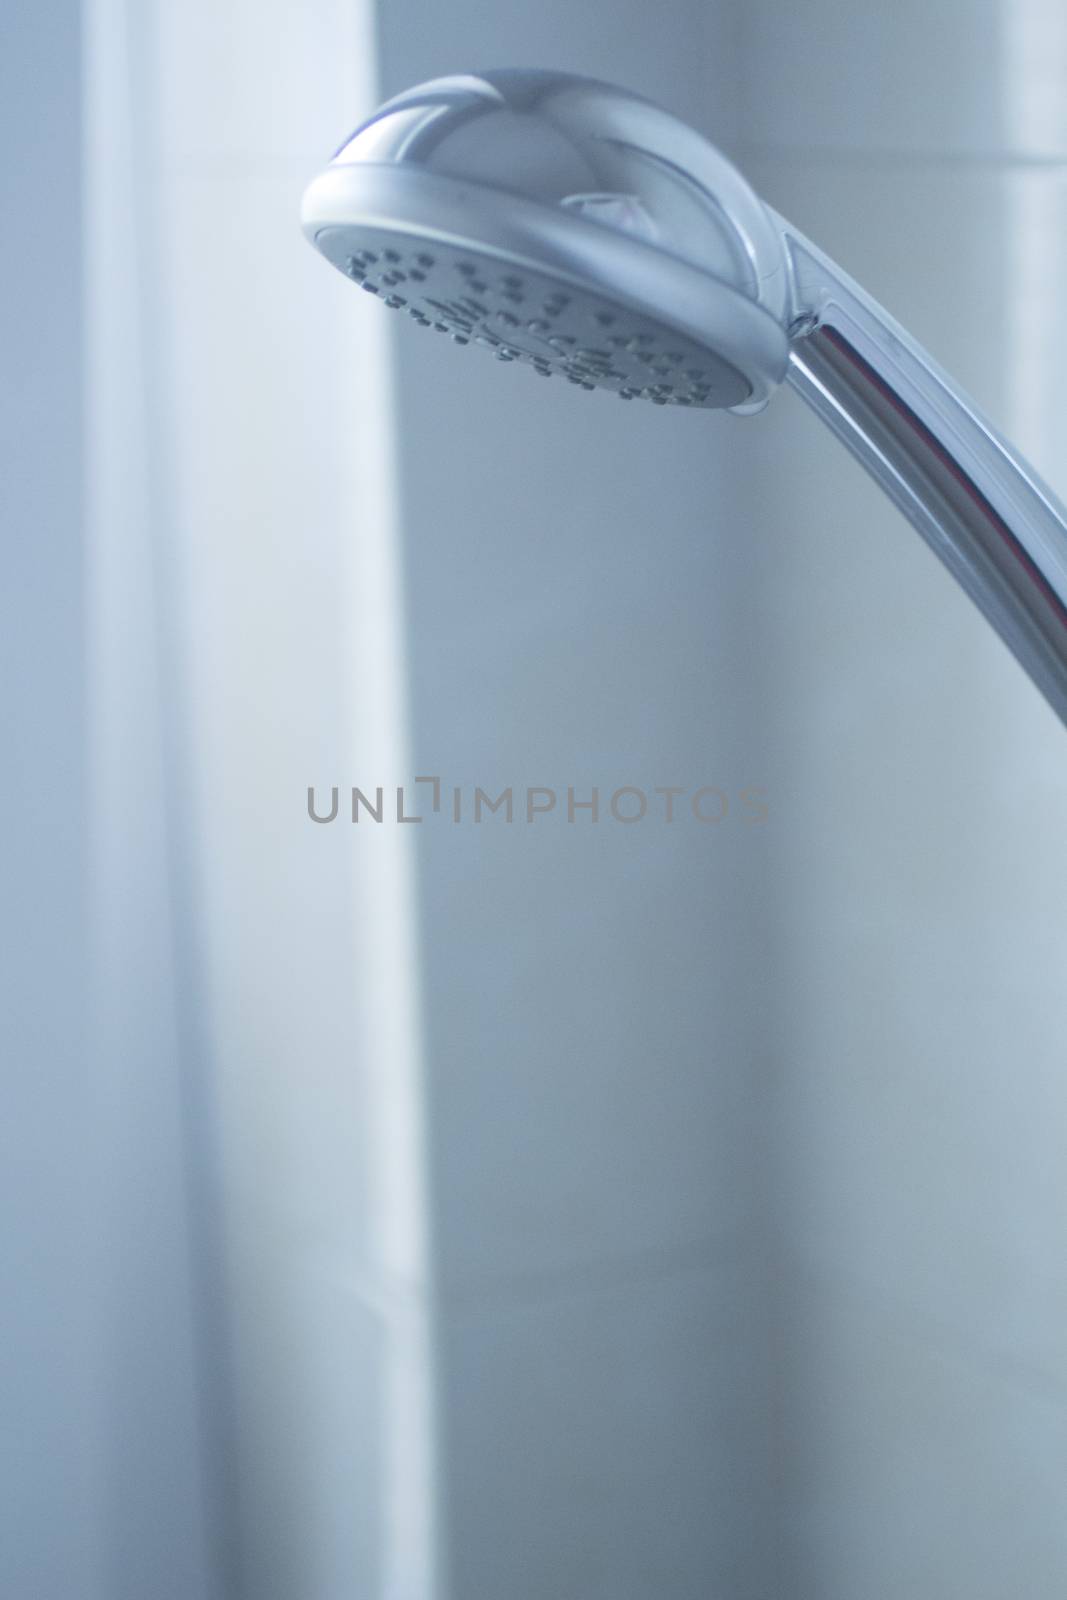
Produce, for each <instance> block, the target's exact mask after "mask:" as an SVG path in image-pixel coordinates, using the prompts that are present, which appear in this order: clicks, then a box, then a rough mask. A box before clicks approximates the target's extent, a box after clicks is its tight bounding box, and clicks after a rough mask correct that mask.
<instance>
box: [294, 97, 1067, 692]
mask: <svg viewBox="0 0 1067 1600" xmlns="http://www.w3.org/2000/svg"><path fill="white" fill-rule="evenodd" d="M303 225H304V231H305V233H306V235H307V237H308V238H309V240H310V241H311V242H312V243H313V244H314V245H315V247H316V248H317V249H318V250H319V251H320V252H321V254H322V255H323V256H325V257H326V259H327V260H328V261H330V262H331V263H332V264H333V265H334V266H335V267H337V268H338V269H339V270H340V271H341V272H343V273H345V274H346V276H347V277H349V278H351V279H352V280H353V282H355V283H357V284H359V285H360V286H361V287H362V288H363V289H365V290H366V291H368V292H369V293H371V294H373V295H376V296H378V298H379V299H380V300H381V301H382V302H383V303H384V304H385V305H386V306H388V307H390V308H391V309H394V310H397V311H402V312H404V313H406V314H407V315H408V316H409V317H411V318H412V319H413V320H414V321H415V322H416V323H417V324H419V325H420V326H422V327H429V328H432V329H435V330H436V331H438V332H439V333H444V334H448V335H450V336H451V338H452V339H453V340H454V341H455V342H456V344H458V345H473V346H475V347H477V346H482V347H483V348H484V349H485V350H487V351H488V352H490V353H491V354H493V355H494V356H495V357H496V358H497V360H498V361H501V362H519V363H526V364H528V365H529V366H531V367H532V368H533V370H534V372H535V373H537V374H539V375H541V376H543V377H550V376H552V375H553V374H559V375H561V376H562V377H564V378H565V379H567V380H569V381H570V382H571V383H572V384H574V385H577V386H580V387H581V388H583V389H607V390H613V391H614V392H615V393H616V394H617V395H619V396H621V397H622V398H623V399H625V400H634V399H638V400H648V401H651V402H652V403H653V404H655V405H660V406H670V405H674V406H682V407H690V408H703V409H727V410H730V411H733V412H738V413H749V412H755V411H759V410H762V408H763V407H764V406H765V405H766V404H767V402H768V400H769V399H770V397H771V395H772V394H773V393H774V391H775V390H776V389H777V387H778V386H779V385H780V384H781V383H782V382H783V381H788V382H789V383H790V384H791V386H792V387H794V388H795V389H796V390H797V391H798V392H799V393H800V394H801V395H802V396H803V398H804V399H805V400H806V401H807V402H808V404H809V405H811V406H812V408H813V409H814V410H815V411H816V412H817V413H818V415H820V416H821V417H822V418H823V420H824V421H825V422H827V424H828V425H829V426H830V427H831V428H832V430H833V431H834V432H835V433H836V434H837V435H838V436H839V437H840V438H841V439H842V441H843V442H844V443H845V444H846V445H847V446H848V448H849V449H850V450H851V451H852V452H853V454H855V455H856V456H857V457H858V459H859V460H860V461H861V462H862V463H863V465H864V466H865V467H866V468H867V470H868V471H869V472H870V473H871V475H872V476H873V477H874V478H875V479H876V480H877V481H878V482H879V483H880V484H881V485H882V487H883V488H884V489H885V490H886V491H887V493H888V494H889V495H890V496H891V498H892V499H893V500H894V501H895V502H896V504H897V505H898V506H899V507H900V509H901V510H902V511H903V512H904V513H905V515H906V516H907V517H908V518H909V520H910V521H911V522H912V523H913V524H914V525H915V527H916V528H917V529H918V530H919V532H920V533H921V534H922V535H923V537H924V538H925V539H926V540H927V542H928V543H929V544H930V545H931V547H932V548H933V549H934V551H935V553H936V554H937V555H938V556H939V557H940V559H941V560H942V561H944V563H945V564H946V565H947V566H948V567H949V569H950V570H951V571H952V572H953V573H954V575H955V576H956V577H957V579H958V580H959V581H960V583H961V584H962V585H963V586H964V588H965V589H966V590H967V592H968V593H969V594H970V595H971V597H972V598H973V599H974V600H975V602H976V603H977V604H978V605H979V607H980V608H981V609H982V611H983V612H984V613H985V615H986V616H987V618H988V619H989V621H990V622H991V623H992V624H993V626H994V627H995V628H996V629H997V631H998V632H999V633H1000V634H1001V636H1002V638H1004V640H1005V641H1006V642H1007V644H1008V645H1009V647H1010V648H1011V649H1012V651H1013V652H1014V653H1015V655H1016V656H1017V658H1018V659H1019V660H1020V662H1021V663H1022V664H1023V666H1024V667H1025V668H1026V670H1027V671H1028V672H1029V673H1030V675H1031V677H1033V679H1034V680H1035V682H1036V683H1037V684H1038V686H1039V687H1040V688H1041V689H1042V691H1043V692H1044V694H1045V695H1046V697H1047V698H1048V699H1049V701H1050V703H1051V704H1052V705H1053V707H1054V708H1055V709H1056V711H1057V712H1058V713H1059V715H1060V716H1061V718H1063V719H1064V720H1065V721H1067V603H1065V602H1067V519H1065V514H1064V512H1063V510H1062V509H1061V508H1060V506H1059V505H1058V503H1057V502H1056V500H1055V499H1054V497H1053V496H1052V494H1051V493H1050V491H1049V490H1048V489H1047V488H1046V487H1045V486H1044V485H1043V484H1042V483H1041V482H1040V480H1039V479H1038V478H1037V476H1036V475H1035V473H1034V472H1033V470H1032V469H1031V468H1030V467H1029V466H1028V465H1027V464H1026V463H1025V462H1024V461H1022V459H1021V458H1020V457H1019V456H1018V455H1016V454H1015V452H1014V451H1013V450H1012V449H1011V447H1010V446H1009V445H1008V444H1007V443H1006V441H1005V440H1004V439H1003V438H1002V437H1001V436H1000V435H999V434H998V433H997V432H996V430H995V429H994V428H993V427H992V426H991V425H990V424H989V423H988V422H986V421H985V420H984V419H983V418H982V417H981V416H980V415H979V414H978V412H977V411H976V409H975V408H974V406H973V405H972V404H971V402H970V401H969V400H968V399H967V398H966V397H965V396H964V395H963V394H962V393H961V392H960V390H959V389H958V388H957V387H956V386H955V385H954V384H953V382H952V380H951V379H949V378H948V377H947V375H946V374H945V373H943V372H942V371H941V370H940V369H939V368H938V367H937V366H936V364H935V363H934V362H933V361H932V359H931V358H930V357H929V355H927V353H926V352H925V351H924V350H923V349H922V348H921V347H920V346H919V345H918V344H917V343H916V341H915V340H913V339H912V338H911V337H910V336H909V335H908V334H907V333H906V332H905V330H904V329H903V328H901V327H900V326H899V324H897V323H895V322H894V321H893V319H892V318H891V317H890V316H889V315H888V313H887V312H886V311H884V310H883V308H882V307H881V306H879V305H878V304H877V302H876V301H874V300H873V299H872V298H871V296H869V295H868V294H866V292H865V291H864V290H863V289H861V288H860V286H859V285H858V284H856V283H855V282H854V281H853V280H852V279H851V278H849V277H848V275H847V274H846V273H844V272H843V271H842V270H841V269H840V267H838V266H837V265H836V264H835V263H834V262H833V261H831V260H830V259H829V257H827V256H826V255H825V254H824V253H823V252H822V251H820V250H819V249H818V248H817V247H816V246H815V245H814V244H812V243H811V241H810V240H808V239H806V238H804V236H803V235H802V234H800V233H799V232H798V231H797V230H796V229H795V228H793V227H792V226H791V225H790V224H789V223H787V222H786V221H785V220H784V218H782V217H780V216H778V214H777V213H776V212H774V211H773V210H772V209H771V208H770V207H769V206H767V205H766V204H764V202H763V201H762V200H760V198H759V197H758V195H756V194H755V193H754V191H753V190H752V189H751V188H750V187H749V185H748V184H747V183H746V182H745V180H744V178H743V177H742V176H741V175H740V173H739V172H737V170H736V169H735V168H734V167H733V166H732V165H731V164H730V162H729V161H727V160H726V158H725V157H724V156H722V155H721V154H720V153H719V152H718V150H716V149H715V147H714V146H713V145H711V144H710V143H709V142H708V141H707V140H706V139H705V138H704V137H703V136H702V135H701V134H699V133H698V132H696V131H695V130H694V129H692V128H690V127H688V126H687V125H686V124H685V123H684V122H681V121H679V120H678V118H676V117H674V116H672V115H671V114H670V113H669V112H667V111H664V110H662V109H661V108H660V107H658V106H656V105H653V104H651V103H650V102H649V101H647V100H644V99H642V98H641V97H640V96H638V95H635V94H631V93H628V92H627V91H625V90H622V89H618V88H614V87H612V86H611V85H609V84H604V83H599V82H596V81H594V80H592V79H588V78H581V77H575V76H572V75H568V74H563V73H558V72H544V71H532V70H526V69H521V70H520V69H507V70H502V71H493V72H481V73H477V74H467V75H457V76H454V77H447V78H438V79H435V80H433V81H432V82H430V83H425V84H422V85H420V86H418V87H416V88H413V89H410V90H408V91H407V92H406V93H404V94H400V95H397V96H396V97H395V98H393V99H391V100H389V101H387V102H386V103H385V104H384V105H383V106H382V107H381V108H380V109H379V110H378V111H377V112H376V113H375V114H374V115H373V116H372V117H371V118H370V119H369V120H368V121H366V122H364V123H363V124H362V125H361V126H360V127H359V128H358V129H357V130H356V132H355V133H354V134H353V135H352V136H351V138H349V139H348V140H347V141H346V142H345V144H343V145H342V146H341V148H340V149H339V150H338V151H337V153H336V155H335V156H334V157H333V160H332V161H331V162H330V164H329V166H328V167H327V168H326V170H325V171H324V172H323V173H322V174H321V175H320V176H319V177H318V178H316V179H315V181H314V182H313V183H312V184H311V185H310V187H309V188H308V190H307V193H306V195H305V197H304V206H303Z"/></svg>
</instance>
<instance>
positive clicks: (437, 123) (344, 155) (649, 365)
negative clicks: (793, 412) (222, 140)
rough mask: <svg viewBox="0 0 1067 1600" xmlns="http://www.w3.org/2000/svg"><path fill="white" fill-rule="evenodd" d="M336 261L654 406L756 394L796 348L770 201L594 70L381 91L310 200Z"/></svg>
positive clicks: (521, 354) (324, 247) (411, 305)
mask: <svg viewBox="0 0 1067 1600" xmlns="http://www.w3.org/2000/svg"><path fill="white" fill-rule="evenodd" d="M304 226H305V228H306V230H307V233H308V236H309V237H310V238H311V239H312V241H313V242H314V243H315V245H316V246H317V247H318V249H319V250H321V251H322V253H323V255H325V256H326V257H327V259H328V260H330V261H332V262H333V264H334V265H335V266H337V267H339V268H340V269H341V271H343V272H347V273H348V275H349V276H350V277H352V278H353V279H354V280H355V281H356V282H357V283H359V284H361V285H362V287H363V288H364V289H367V290H369V291H370V292H371V293H373V294H378V295H380V296H381V297H382V299H383V301H384V303H385V304H386V305H388V306H391V307H394V308H396V309H403V310H405V311H406V312H407V313H408V314H409V315H410V316H411V317H413V318H414V320H415V321H416V322H419V323H421V324H423V325H424V326H428V327H433V328H436V329H438V330H439V331H441V332H446V333H450V334H451V335H452V336H453V338H454V339H456V340H457V342H460V343H467V342H469V343H474V344H478V345H482V346H484V347H485V348H486V349H488V350H490V351H491V352H492V353H494V354H495V355H496V356H497V357H498V358H499V359H501V360H503V361H512V360H514V361H522V362H528V363H529V364H530V365H532V366H533V368H534V369H535V371H537V372H539V373H542V374H544V375H548V374H551V373H554V372H555V373H561V374H562V375H563V376H564V377H567V378H569V379H570V380H571V382H573V383H576V384H580V385H582V386H583V387H584V388H588V389H594V388H605V389H613V390H615V391H616V393H618V394H620V395H621V396H622V397H623V398H624V399H637V398H640V399H647V400H651V401H653V402H654V403H657V404H661V405H662V404H667V405H683V406H689V405H693V406H708V407H720V406H730V407H746V408H747V407H749V406H751V405H757V406H758V405H762V404H763V403H765V401H766V399H767V398H768V396H769V395H770V393H771V392H772V390H773V389H774V388H775V387H776V386H777V384H778V383H780V382H781V380H782V378H783V376H784V374H785V370H786V361H787V357H788V340H787V338H786V335H785V332H784V330H783V328H782V315H783V309H784V303H785V289H786V282H785V256H784V252H783V250H782V247H781V242H780V240H779V238H778V236H777V233H776V231H775V229H774V226H773V224H772V223H771V221H770V218H769V215H768V213H767V211H766V209H765V207H764V206H763V205H762V204H761V202H760V201H759V200H758V199H757V197H756V196H755V194H753V192H752V190H751V189H750V188H749V187H748V185H747V184H746V183H745V181H744V179H743V178H742V177H741V176H740V174H739V173H737V172H736V171H735V170H734V169H733V167H731V166H730V164H729V162H727V161H726V160H725V159H724V158H723V157H722V156H721V155H720V154H719V153H718V151H717V150H715V149H714V147H713V146H711V145H710V144H708V142H707V141H706V140H705V139H702V138H701V137H700V135H699V134H697V133H695V132H693V130H692V129H690V128H688V127H686V125H685V124H684V123H682V122H679V121H678V120H677V118H675V117H672V116H671V115H670V114H669V113H668V112H666V111H661V110H660V109H659V107H658V106H654V105H651V104H650V103H649V102H648V101H646V100H642V99H640V98H638V97H637V96H636V95H632V94H627V93H625V92H624V91H623V90H621V89H614V88H611V87H610V86H609V85H607V84H602V83H595V82H593V81H591V80H589V79H586V78H574V77H566V76H563V75H561V74H557V73H548V72H530V71H503V72H486V73H482V74H480V75H479V76H477V77H455V78H440V79H437V80H436V81H434V82H433V83H428V84H424V85H422V86H421V87H420V88H416V89H411V90H409V91H408V92H407V93H406V94H401V95H398V96H397V97H396V98H395V99H393V100H390V101H388V102H387V103H386V104H385V105H384V106H383V107H382V108H381V110H380V111H378V112H377V113H376V114H375V116H373V117H372V118H371V119H370V121H369V122H367V123H365V124H364V125H363V126H362V127H361V128H359V129H358V130H357V132H356V133H355V134H354V135H353V137H352V138H351V139H350V140H349V141H348V143H347V144H345V145H344V146H343V147H342V148H341V149H340V150H339V151H338V153H337V155H336V156H335V157H334V159H333V162H332V163H331V165H330V166H329V168H328V169H327V170H326V172H325V173H324V174H323V175H322V177H320V178H319V179H317V181H316V182H315V183H313V184H312V186H311V188H310V189H309V190H308V192H307V196H306V199H305V202H304Z"/></svg>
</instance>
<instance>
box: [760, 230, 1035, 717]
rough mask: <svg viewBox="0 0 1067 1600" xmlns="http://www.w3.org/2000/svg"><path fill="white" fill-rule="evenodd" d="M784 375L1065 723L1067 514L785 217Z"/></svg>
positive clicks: (917, 350)
mask: <svg viewBox="0 0 1067 1600" xmlns="http://www.w3.org/2000/svg"><path fill="white" fill-rule="evenodd" d="M783 233H784V234H785V236H786V239H787V243H788V246H789V248H790V250H791V252H792V258H793V262H794V267H795V270H796V281H795V288H794V292H795V294H796V303H797V304H798V305H799V306H804V307H806V309H805V310H804V311H803V312H802V313H801V314H800V316H799V317H798V319H797V324H796V325H795V335H794V338H793V342H792V346H791V350H790V362H789V372H788V382H789V383H790V384H791V385H792V387H793V388H795V389H796V390H797V392H798V393H799V394H800V395H801V396H802V397H803V398H804V400H805V401H806V402H807V403H808V404H809V405H810V406H811V407H812V409H813V410H814V411H815V412H816V413H817V414H818V415H819V416H820V417H821V418H822V420H823V421H824V422H825V423H826V424H827V425H828V427H830V428H831V429H832V431H833V432H834V433H835V434H836V435H837V436H838V438H839V439H840V440H841V441H842V443H844V444H845V445H846V446H847V447H848V449H849V450H850V451H851V452H852V454H853V455H854V456H855V457H856V458H857V459H858V460H859V461H860V462H862V464H863V466H864V467H865V468H866V469H867V471H868V472H869V473H870V474H871V476H872V477H873V478H874V479H875V480H876V482H878V483H879V484H880V485H881V487H882V488H883V489H884V490H885V492H886V493H887V494H888V495H889V497H890V499H891V500H893V502H894V503H895V504H896V505H897V506H898V508H899V509H900V510H901V511H902V512H903V513H904V515H905V516H906V517H907V518H908V520H909V521H910V522H911V523H912V525H913V526H914V527H915V528H916V529H917V530H918V532H919V533H920V534H921V535H922V537H923V538H924V539H925V540H926V542H927V544H928V545H929V546H930V548H931V549H932V550H933V551H934V552H935V554H936V555H937V556H938V557H939V558H940V560H941V561H942V562H943V563H944V564H945V566H946V567H947V568H948V569H949V571H950V572H951V573H952V574H953V576H954V577H955V578H956V579H957V580H958V582H959V583H960V584H961V585H962V587H963V588H964V589H965V590H966V592H967V593H968V594H969V595H970V597H971V599H972V600H973V601H974V602H975V604H976V605H977V606H978V607H979V609H980V610H981V611H982V613H983V614H984V616H985V617H986V618H987V620H988V621H989V622H990V623H991V624H992V626H993V627H994V628H995V629H996V631H997V632H998V633H999V634H1000V636H1001V638H1002V639H1003V640H1004V642H1005V643H1006V644H1007V646H1008V648H1009V649H1010V650H1011V651H1012V653H1013V654H1014V655H1015V657H1016V659H1017V660H1018V661H1019V662H1020V663H1021V665H1022V666H1023V667H1024V668H1025V670H1026V671H1027V672H1028V673H1029V675H1030V677H1031V678H1032V679H1033V681H1034V683H1035V684H1036V685H1037V686H1038V688H1039V689H1040V690H1041V692H1042V693H1043V694H1044V696H1045V698H1046V699H1047V700H1048V702H1049V704H1050V705H1051V706H1052V708H1053V709H1054V710H1055V712H1056V713H1057V715H1058V716H1059V717H1060V719H1061V721H1063V722H1065V723H1067V513H1065V512H1064V509H1063V507H1062V506H1061V505H1060V504H1059V502H1058V501H1057V500H1056V498H1055V496H1054V495H1053V494H1052V492H1051V490H1049V489H1048V488H1047V487H1046V486H1045V485H1044V484H1043V483H1042V482H1041V480H1040V478H1039V477H1038V476H1037V474H1036V473H1035V472H1034V471H1033V469H1032V468H1031V467H1030V466H1029V465H1028V464H1027V463H1026V462H1025V461H1024V460H1023V459H1022V458H1021V457H1020V456H1019V455H1017V453H1016V452H1015V451H1014V450H1013V449H1012V448H1011V446H1010V445H1009V444H1008V443H1007V441H1006V440H1005V439H1003V438H1002V436H1001V435H1000V434H999V433H998V432H997V430H996V429H995V428H994V427H993V426H992V425H991V424H990V423H989V422H987V421H986V420H985V419H984V418H983V417H981V416H980V414H979V413H978V412H977V410H976V409H975V408H974V406H973V405H972V403H971V402H970V401H969V400H968V399H967V397H966V396H965V395H964V394H962V392H961V391H960V390H959V389H958V388H957V387H956V386H955V385H954V384H953V382H952V380H951V379H949V378H948V376H947V375H946V374H945V373H944V372H942V371H941V369H940V368H939V367H938V366H937V364H936V363H935V362H934V361H933V360H932V359H931V357H930V356H929V355H928V354H927V353H926V352H925V351H924V350H923V349H922V348H921V347H920V346H919V345H918V344H917V343H916V341H915V340H913V339H912V338H911V337H910V335H908V334H907V333H906V332H905V331H904V330H903V329H902V328H901V327H900V326H899V325H898V324H897V323H895V322H894V321H893V319H892V318H891V317H890V316H889V315H888V313H886V312H885V311H884V310H883V309H882V308H881V307H880V306H878V305H877V303H876V302H875V301H874V300H872V299H871V297H870V296H869V295H867V294H866V293H865V291H863V290H861V289H860V288H859V286H858V285H856V284H855V283H854V282H852V280H850V279H849V278H847V276H846V275H845V274H844V273H842V272H841V270H840V269H839V268H838V267H836V266H835V264H834V263H832V262H831V261H829V259H828V258H827V257H826V256H824V255H823V254H822V253H821V252H820V251H817V250H816V249H815V247H814V246H812V245H811V244H810V243H809V241H807V240H802V239H800V237H799V236H798V235H797V234H795V232H793V230H791V229H790V228H789V226H788V224H783Z"/></svg>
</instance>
